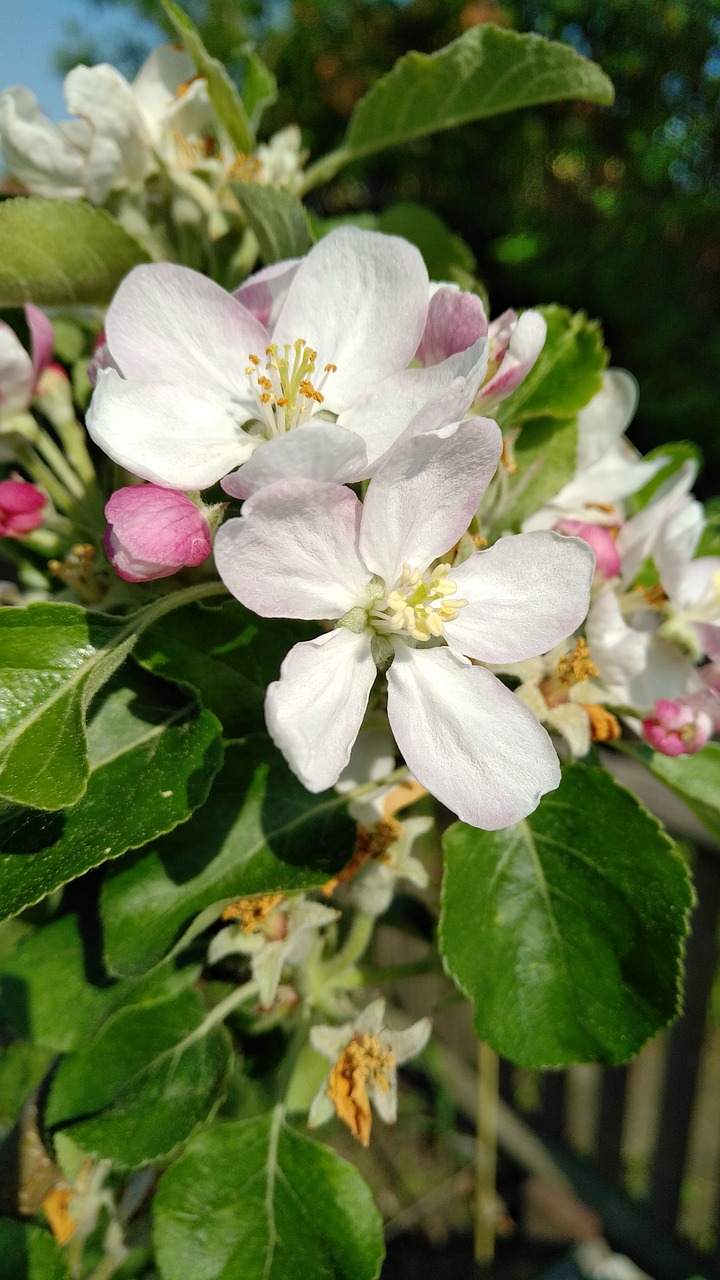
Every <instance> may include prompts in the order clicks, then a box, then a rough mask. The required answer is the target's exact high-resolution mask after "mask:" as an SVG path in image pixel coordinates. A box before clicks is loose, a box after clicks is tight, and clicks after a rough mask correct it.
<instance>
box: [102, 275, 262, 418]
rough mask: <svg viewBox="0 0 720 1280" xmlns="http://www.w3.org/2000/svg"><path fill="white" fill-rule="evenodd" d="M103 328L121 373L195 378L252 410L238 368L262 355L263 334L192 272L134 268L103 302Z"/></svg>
mask: <svg viewBox="0 0 720 1280" xmlns="http://www.w3.org/2000/svg"><path fill="white" fill-rule="evenodd" d="M105 333H106V336H107V343H108V346H109V348H110V351H111V352H112V356H113V359H114V360H115V361H116V362H117V364H118V365H119V367H120V368H121V369H122V371H123V373H124V375H125V377H126V378H140V379H143V380H145V381H148V382H161V381H162V382H172V381H178V382H180V383H183V384H185V385H187V384H188V383H193V382H195V381H196V380H197V381H199V382H200V383H201V385H202V386H205V387H213V386H216V387H217V391H218V394H222V393H223V392H229V393H230V394H231V395H234V396H237V398H238V407H239V410H243V411H244V412H245V413H246V414H247V416H248V417H250V416H252V417H256V416H257V409H256V408H255V399H254V396H253V395H252V393H251V391H250V387H249V383H248V378H247V375H246V374H245V369H246V368H247V367H248V356H249V355H250V353H253V354H255V355H258V356H260V357H261V358H262V355H263V353H264V351H265V348H266V346H267V343H268V338H267V333H266V331H265V329H264V328H263V326H262V325H261V324H259V323H258V321H257V320H256V319H255V317H254V316H252V315H251V314H250V312H249V311H246V310H245V308H244V307H243V306H241V305H240V304H239V303H238V302H236V300H235V299H234V298H233V296H232V294H230V293H226V292H225V290H224V289H221V288H220V285H218V284H215V283H214V282H213V281H212V280H208V279H207V277H206V276H203V275H201V274H200V272H199V271H191V270H190V268H189V267H178V266H175V265H174V264H173V263H171V262H158V263H154V264H153V265H151V266H142V267H135V268H134V270H133V271H131V272H130V274H129V275H128V276H126V277H125V279H124V280H123V282H122V284H121V285H120V288H119V289H118V291H117V293H116V294H115V297H114V298H113V300H112V302H111V304H110V308H109V310H108V313H107V317H106V320H105Z"/></svg>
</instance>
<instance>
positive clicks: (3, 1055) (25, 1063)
mask: <svg viewBox="0 0 720 1280" xmlns="http://www.w3.org/2000/svg"><path fill="white" fill-rule="evenodd" d="M54 1056H55V1055H54V1053H53V1050H52V1049H48V1048H46V1047H45V1045H40V1044H28V1043H26V1041H24V1040H14V1041H12V1042H11V1043H10V1044H9V1045H7V1046H6V1047H5V1048H4V1049H0V1132H2V1131H3V1130H5V1129H9V1128H10V1126H11V1125H12V1124H14V1122H15V1121H16V1120H17V1118H18V1116H19V1115H20V1112H21V1111H22V1108H23V1106H24V1105H25V1103H26V1102H27V1099H28V1097H29V1095H30V1094H31V1093H32V1092H33V1090H35V1089H37V1087H38V1085H39V1084H40V1081H41V1080H42V1078H43V1076H44V1075H45V1074H46V1073H47V1072H48V1071H49V1069H50V1067H51V1065H52V1061H53V1058H54Z"/></svg>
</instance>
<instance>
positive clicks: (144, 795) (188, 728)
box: [0, 671, 222, 916]
mask: <svg viewBox="0 0 720 1280" xmlns="http://www.w3.org/2000/svg"><path fill="white" fill-rule="evenodd" d="M87 737H88V750H89V776H88V782H87V790H86V792H85V795H84V796H83V797H82V799H81V800H79V801H78V803H77V804H75V805H72V806H70V807H69V808H66V809H64V810H62V811H61V812H46V811H40V810H37V809H25V808H22V807H20V806H17V805H7V806H5V807H4V808H2V807H0V916H9V915H14V914H16V913H17V912H18V911H22V910H23V908H24V907H27V906H30V905H31V904H32V903H34V902H38V901H39V900H40V899H41V898H44V897H45V896H46V895H47V894H48V893H52V892H54V890H55V889H58V888H60V886H61V885H64V884H67V883H68V881H70V880H74V879H75V878H76V877H77V876H80V875H83V874H84V873H85V872H86V871H89V870H90V868H91V867H96V866H98V865H99V864H100V863H102V862H106V861H107V860H109V859H111V858H117V857H119V855H120V854H122V853H125V852H126V850H127V849H136V848H138V847H139V846H140V845H144V844H147V842H148V841H149V840H154V839H155V838H156V837H157V836H159V835H164V834H165V832H167V831H171V830H172V828H173V827H176V826H177V825H178V823H180V822H185V821H186V819H187V818H188V817H189V816H190V814H191V813H192V811H193V810H194V809H196V808H198V806H199V805H202V804H204V802H205V800H206V799H207V795H208V792H209V790H210V784H211V783H212V780H213V778H214V776H215V774H216V773H217V771H218V769H219V768H220V765H221V763H222V741H221V738H220V724H219V723H218V721H217V720H216V718H215V716H214V715H213V714H212V712H210V711H206V710H204V709H203V708H201V707H200V706H198V705H197V703H196V701H195V699H194V697H192V696H191V697H188V695H187V694H184V693H181V692H180V691H179V690H177V689H175V687H174V686H173V685H168V684H166V683H165V682H164V681H160V680H156V679H154V678H153V677H151V676H148V675H147V674H145V673H144V672H139V671H134V672H133V671H128V672H127V674H124V675H123V677H122V678H119V677H116V678H115V680H114V681H113V684H112V686H111V687H110V689H109V691H108V696H106V697H103V698H102V701H100V702H99V703H98V704H97V705H94V706H93V710H92V713H91V716H90V719H89V722H88V726H87ZM45 749H46V750H47V747H46V748H45ZM55 767H56V768H57V769H58V770H61V769H62V768H63V767H64V763H62V764H57V763H56V766H55Z"/></svg>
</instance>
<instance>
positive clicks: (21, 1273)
mask: <svg viewBox="0 0 720 1280" xmlns="http://www.w3.org/2000/svg"><path fill="white" fill-rule="evenodd" d="M69 1274H70V1273H69V1271H68V1269H67V1262H66V1260H65V1255H64V1254H63V1253H62V1251H61V1250H60V1248H59V1246H58V1245H56V1243H55V1241H54V1240H53V1238H52V1236H51V1235H50V1232H49V1231H44V1230H43V1229H42V1227H33V1226H28V1225H26V1224H25V1223H24V1222H14V1221H12V1220H11V1219H10V1218H0V1280H68V1276H69Z"/></svg>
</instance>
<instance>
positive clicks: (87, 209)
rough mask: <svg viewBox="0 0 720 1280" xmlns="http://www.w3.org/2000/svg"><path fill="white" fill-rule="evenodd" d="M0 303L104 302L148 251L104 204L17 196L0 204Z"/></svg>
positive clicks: (4, 304) (146, 256) (60, 304)
mask: <svg viewBox="0 0 720 1280" xmlns="http://www.w3.org/2000/svg"><path fill="white" fill-rule="evenodd" d="M0 243H1V244H2V255H0V306H2V307H18V306H22V304H23V303H24V302H35V303H37V304H38V306H62V305H64V304H68V303H78V302H82V303H96V304H97V303H104V302H109V300H110V298H111V297H112V295H113V293H114V292H115V289H116V288H117V286H118V285H119V283H120V281H121V280H122V278H123V276H126V275H127V273H128V271H130V270H132V268H133V267H136V266H137V265H138V263H141V262H147V261H148V255H147V253H146V252H145V250H144V249H143V248H141V246H140V245H139V244H138V243H137V241H136V240H133V238H132V236H130V235H128V233H127V231H125V229H124V227H121V226H120V224H119V222H115V221H114V219H113V218H111V217H110V214H109V213H106V212H105V210H104V209H95V208H93V206H92V205H89V204H83V203H82V202H81V201H71V200H44V199H41V198H40V197H39V196H27V197H25V196H16V197H15V198H14V199H12V200H5V201H3V202H2V203H1V204H0Z"/></svg>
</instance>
